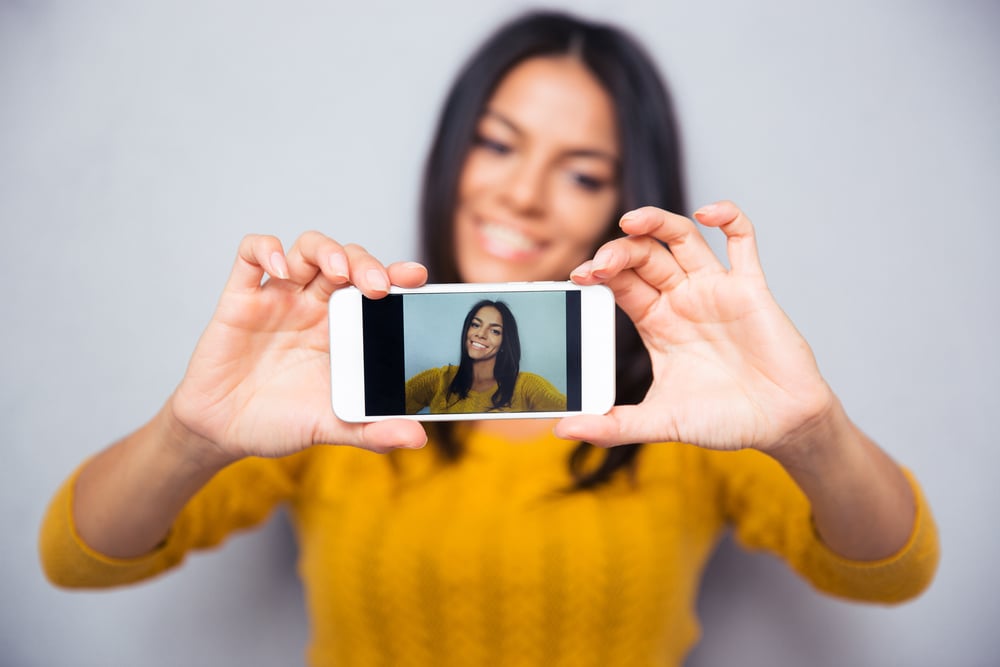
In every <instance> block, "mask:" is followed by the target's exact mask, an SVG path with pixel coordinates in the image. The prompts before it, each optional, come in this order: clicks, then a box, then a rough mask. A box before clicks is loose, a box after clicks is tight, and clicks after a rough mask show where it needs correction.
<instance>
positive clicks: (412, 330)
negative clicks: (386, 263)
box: [403, 292, 566, 394]
mask: <svg viewBox="0 0 1000 667" xmlns="http://www.w3.org/2000/svg"><path fill="white" fill-rule="evenodd" d="M482 299H490V300H492V301H503V302H504V303H506V304H507V305H508V306H510V311H511V312H512V313H513V314H514V319H515V320H516V321H517V333H518V339H519V340H520V341H521V370H522V371H528V372H531V373H535V374H537V375H541V376H542V377H543V378H545V379H546V380H548V381H549V382H551V383H552V384H553V385H555V387H556V389H558V390H559V391H561V392H562V393H563V394H565V393H566V295H565V294H564V293H563V292H524V293H522V294H516V293H513V292H508V293H506V294H490V293H487V292H476V293H474V294H420V295H416V294H411V295H405V296H404V297H403V348H404V357H405V367H406V377H407V378H410V377H413V376H414V375H416V374H417V373H419V372H421V371H425V370H427V369H428V368H438V367H441V366H446V365H448V364H453V365H455V366H457V365H458V363H459V361H460V359H459V357H458V353H459V340H460V338H459V336H460V332H461V331H462V324H463V323H464V322H465V316H466V314H467V313H468V312H469V309H470V308H472V306H473V305H475V304H476V303H477V302H478V301H480V300H482Z"/></svg>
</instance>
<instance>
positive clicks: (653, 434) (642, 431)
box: [555, 405, 678, 447]
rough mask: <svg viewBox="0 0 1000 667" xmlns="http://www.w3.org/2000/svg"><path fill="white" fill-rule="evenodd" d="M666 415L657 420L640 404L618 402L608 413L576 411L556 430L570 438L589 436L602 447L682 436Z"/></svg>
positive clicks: (562, 435)
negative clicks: (665, 417)
mask: <svg viewBox="0 0 1000 667" xmlns="http://www.w3.org/2000/svg"><path fill="white" fill-rule="evenodd" d="M661 417H662V415H657V419H656V423H653V421H652V420H651V419H650V418H649V416H648V415H647V414H646V411H644V410H643V408H641V407H640V406H637V405H616V406H615V407H614V408H612V409H611V411H610V412H608V413H607V414H606V415H574V416H573V417H564V418H563V419H561V420H560V421H559V423H558V424H556V427H555V434H556V436H558V437H560V438H565V439H567V440H585V441H587V442H590V443H593V444H595V445H597V446H598V447H614V446H615V445H624V444H627V443H632V442H665V441H676V440H678V437H677V433H676V429H673V428H671V427H670V425H669V424H668V423H664V422H665V420H664V419H662V418H661Z"/></svg>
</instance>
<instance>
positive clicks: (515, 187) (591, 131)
mask: <svg viewBox="0 0 1000 667" xmlns="http://www.w3.org/2000/svg"><path fill="white" fill-rule="evenodd" d="M618 160H619V146H618V133H617V128H616V125H615V116H614V108H613V106H612V102H611V98H610V97H609V96H608V94H607V92H605V90H604V88H602V87H601V85H600V83H598V81H597V80H596V79H595V78H594V77H593V75H591V74H590V73H589V72H588V71H587V70H586V68H585V67H584V66H583V65H581V64H580V63H579V62H578V61H577V60H575V59H573V58H570V57H537V58H531V59H529V60H525V61H524V62H522V63H521V64H520V65H518V66H516V67H515V68H514V69H512V70H511V71H510V73H509V74H508V75H507V76H506V77H505V78H504V79H503V80H502V81H501V82H500V85H499V86H498V87H497V89H496V92H494V94H493V96H492V97H491V98H490V100H489V102H488V103H487V105H486V110H485V112H484V114H483V116H482V118H480V119H479V125H478V130H477V136H476V142H475V144H474V145H473V147H472V149H471V151H470V153H469V156H468V158H467V159H466V162H465V165H464V167H463V169H462V172H461V176H460V179H459V189H458V206H457V208H456V213H455V252H456V256H457V261H458V270H459V274H460V275H461V277H462V280H464V281H466V282H507V281H518V280H566V279H567V278H568V277H569V272H570V271H572V270H573V269H574V268H575V267H576V266H577V265H578V264H580V263H581V262H583V261H584V260H586V259H587V258H588V257H589V256H590V254H591V253H592V252H593V251H594V247H595V245H596V244H597V242H598V241H599V240H600V239H601V238H602V236H603V235H604V232H605V229H606V226H607V224H608V221H609V220H610V219H611V217H612V215H613V214H614V212H615V208H616V206H617V202H618V183H617V169H618Z"/></svg>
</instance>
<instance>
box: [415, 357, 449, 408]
mask: <svg viewBox="0 0 1000 667" xmlns="http://www.w3.org/2000/svg"><path fill="white" fill-rule="evenodd" d="M444 370H445V369H443V368H429V369H427V370H426V371H421V372H419V373H417V374H416V375H414V376H413V377H411V378H410V379H409V380H407V381H406V414H408V415H415V414H417V413H418V412H420V411H421V410H423V409H424V408H426V407H428V406H430V404H431V400H432V399H433V398H434V396H435V395H437V394H438V393H439V392H440V391H442V384H443V378H444Z"/></svg>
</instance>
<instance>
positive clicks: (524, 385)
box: [406, 366, 566, 415]
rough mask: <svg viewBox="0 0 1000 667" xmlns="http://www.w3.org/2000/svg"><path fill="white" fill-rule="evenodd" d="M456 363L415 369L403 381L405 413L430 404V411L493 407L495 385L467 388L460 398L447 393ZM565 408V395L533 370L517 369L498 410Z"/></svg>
mask: <svg viewBox="0 0 1000 667" xmlns="http://www.w3.org/2000/svg"><path fill="white" fill-rule="evenodd" d="M457 373H458V366H442V367H441V368H431V369H428V370H426V371H423V372H422V373H417V374H416V375H414V376H413V377H412V378H410V379H409V380H407V381H406V414H408V415H415V414H417V413H418V412H419V411H420V410H421V409H423V408H425V407H429V408H430V411H431V413H432V414H457V413H461V412H491V411H493V393H494V392H495V391H496V385H494V386H493V387H492V388H491V389H488V390H486V391H473V390H471V389H470V390H469V394H468V395H467V396H466V397H465V398H463V399H462V400H460V401H459V400H456V399H457V398H458V397H457V396H456V395H454V394H451V395H449V394H448V387H450V386H451V382H452V380H454V379H455V375H456V374H457ZM565 409H566V397H565V396H564V395H562V394H561V393H559V390H558V389H556V388H555V387H554V386H553V385H552V383H551V382H549V381H548V380H546V379H545V378H543V377H542V376H541V375H535V374H534V373H526V372H522V373H518V374H517V380H516V381H515V382H514V394H513V396H511V401H510V406H509V407H506V408H504V409H503V410H500V412H553V411H556V410H565Z"/></svg>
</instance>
